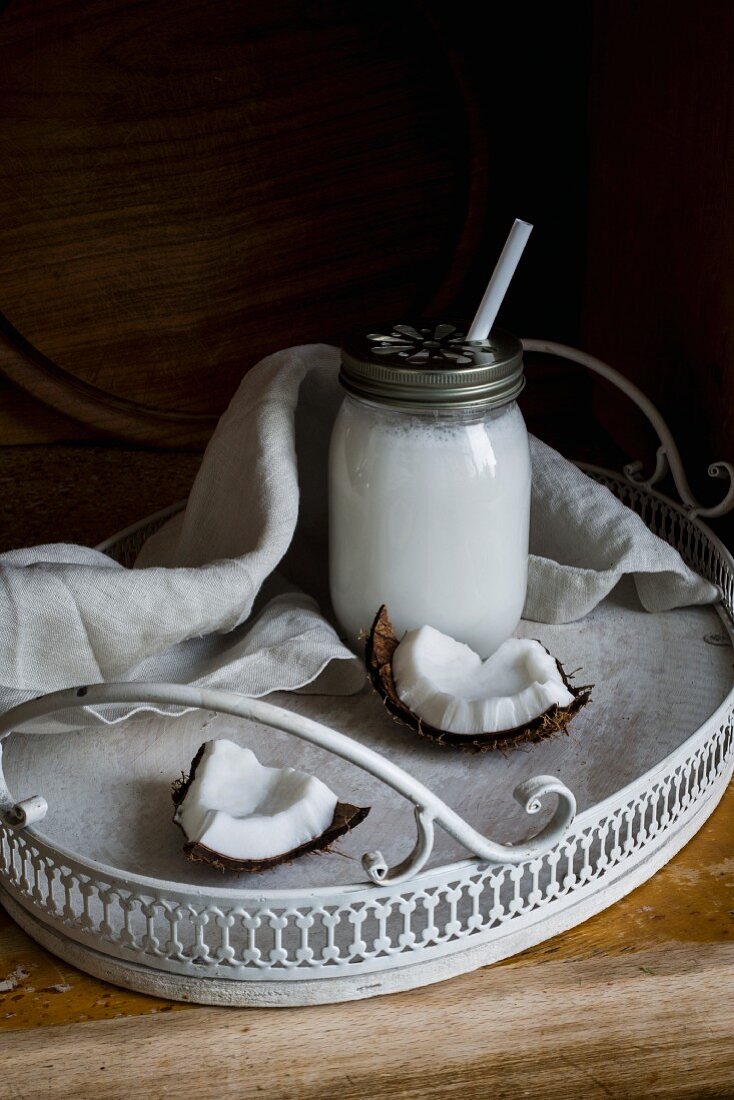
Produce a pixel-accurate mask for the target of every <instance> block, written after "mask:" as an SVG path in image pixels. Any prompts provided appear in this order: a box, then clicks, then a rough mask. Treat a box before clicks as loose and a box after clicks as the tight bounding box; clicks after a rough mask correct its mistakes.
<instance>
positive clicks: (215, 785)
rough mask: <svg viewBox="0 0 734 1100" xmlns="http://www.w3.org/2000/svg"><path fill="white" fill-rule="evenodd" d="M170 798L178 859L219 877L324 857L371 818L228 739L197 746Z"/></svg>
mask: <svg viewBox="0 0 734 1100" xmlns="http://www.w3.org/2000/svg"><path fill="white" fill-rule="evenodd" d="M172 794H173V802H174V805H175V807H176V810H175V813H174V815H173V820H174V822H175V824H176V825H178V826H179V827H180V828H181V830H182V831H183V834H184V836H185V837H186V843H185V845H184V854H185V855H186V856H187V857H188V858H189V859H191V860H194V861H203V862H205V863H210V864H211V865H212V866H213V867H216V868H217V869H218V870H220V871H237V872H240V871H241V872H245V871H265V870H267V869H268V868H270V867H277V866H278V865H279V864H281V863H288V862H290V861H291V860H293V859H296V858H297V857H298V856H302V855H306V853H307V852H316V851H325V850H326V849H328V848H329V847H330V845H332V844H333V843H334V841H335V840H336V839H337V838H338V837H340V836H343V835H344V833H347V832H349V830H350V829H353V828H354V827H355V826H356V825H359V823H360V822H361V821H363V820H364V819H365V817H366V816H367V814H368V813H369V808H360V807H358V806H350V805H347V804H346V803H343V802H339V801H338V800H337V797H336V795H335V794H334V793H333V791H331V790H330V789H329V788H328V787H327V786H326V784H325V783H322V781H321V780H320V779H317V777H316V776H314V775H308V774H307V773H306V772H300V771H296V769H295V768H268V767H266V766H265V765H263V764H261V763H260V762H259V760H258V759H257V757H256V756H255V754H254V753H253V752H252V751H251V750H250V749H246V748H243V747H242V746H241V745H237V744H235V743H234V742H233V741H228V740H227V739H226V738H220V739H219V740H217V741H206V742H205V743H204V744H203V745H202V746H201V748H200V749H199V751H198V752H197V754H196V756H195V757H194V759H193V760H192V762H191V771H190V773H189V775H188V777H186V778H182V779H180V780H178V781H177V782H175V783H174V784H173V791H172Z"/></svg>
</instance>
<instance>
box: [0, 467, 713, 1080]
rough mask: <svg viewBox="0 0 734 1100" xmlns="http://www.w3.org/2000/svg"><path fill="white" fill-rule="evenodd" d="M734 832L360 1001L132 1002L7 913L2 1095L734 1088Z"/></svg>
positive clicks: (46, 515) (134, 508) (2, 934)
mask: <svg viewBox="0 0 734 1100" xmlns="http://www.w3.org/2000/svg"><path fill="white" fill-rule="evenodd" d="M46 453H48V452H46ZM7 454H8V452H7V451H6V452H5V455H6V456H7ZM90 458H91V456H90ZM62 459H63V453H60V454H59V456H58V458H57V460H56V462H55V467H54V468H55V472H56V474H57V477H58V478H59V479H60V480H62V481H63V478H62V477H61V475H60V474H59V471H60V470H63V461H60V460H62ZM28 460H29V453H28V452H27V451H25V449H24V454H23V455H21V454H19V456H18V462H26V463H27V462H28ZM79 461H80V459H79V455H78V454H75V455H72V456H71V457H70V458H69V462H70V469H72V470H73V471H74V474H75V477H76V476H78V471H79ZM145 461H146V459H143V458H141V459H140V462H139V463H138V466H136V468H135V470H134V473H133V474H131V475H130V478H129V482H130V484H129V487H128V490H126V488H125V481H124V479H122V480H118V481H117V482H114V478H113V473H114V469H113V467H112V466H110V478H111V479H112V482H113V484H114V490H115V491H114V492H110V493H107V494H104V498H103V500H104V502H106V503H104V507H105V508H106V509H107V510H108V511H107V514H102V515H101V516H97V517H96V519H97V522H99V523H100V524H101V525H102V528H101V530H99V531H97V530H94V532H92V531H91V530H90V536H91V537H90V539H89V541H93V539H94V538H96V537H100V538H101V537H102V536H103V535H104V534H106V533H109V532H111V531H113V530H115V529H119V528H120V527H123V526H124V525H125V524H126V523H128V522H130V521H132V520H134V519H135V518H139V516H140V514H141V513H140V504H139V499H138V497H139V484H140V478H141V472H140V469H139V468H138V467H139V464H140V463H143V464H144V463H145ZM147 461H149V462H150V463H151V465H152V466H153V465H155V464H156V463H157V462H158V456H154V455H149V456H147ZM186 461H187V462H188V460H186ZM11 465H15V463H12V464H11ZM5 472H6V474H7V473H8V470H7V468H6V470H5ZM8 476H9V475H8ZM182 480H184V479H183V476H182ZM16 484H18V482H17V481H16ZM24 484H27V485H30V486H31V488H30V489H28V490H27V492H29V493H35V492H36V490H37V486H36V484H35V482H34V480H33V479H30V480H29V481H27V482H25V483H24ZM23 491H24V490H23V486H22V485H20V488H19V489H18V490H17V494H22V492H23ZM18 499H20V497H18ZM166 502H167V501H166V500H160V501H159V502H158V501H157V502H156V503H160V504H164V503H166ZM21 504H22V500H21ZM153 506H155V504H154V505H153ZM110 508H112V509H117V511H116V512H114V514H111V513H110V512H109V509H110ZM18 509H19V510H18V514H19V515H20V514H21V511H22V509H21V508H20V505H18ZM126 509H129V514H127V513H126V511H125V510H126ZM52 511H53V499H52V496H51V495H44V504H43V511H42V514H40V513H34V514H36V517H37V518H36V521H34V522H38V525H39V527H40V526H41V525H42V523H43V524H49V525H51V529H52V530H54V531H55V532H56V537H59V536H60V532H59V530H58V527H56V525H55V517H54V516H53V515H52V514H51V513H52ZM52 521H53V523H52ZM61 522H62V523H63V522H65V521H64V520H63V519H62V520H61ZM16 534H17V532H16ZM77 537H80V536H79V535H77ZM733 826H734V789H732V788H730V790H729V791H728V792H727V795H726V796H725V797H724V799H723V800H722V802H721V804H720V805H719V807H718V808H717V810H716V811H715V812H714V814H713V816H712V817H711V819H710V820H709V821H708V822H707V823H706V825H705V826H704V828H703V829H702V830H701V832H700V833H699V834H698V835H697V836H696V837H694V839H693V840H692V841H691V843H690V844H689V845H688V846H687V847H686V848H685V849H684V850H683V851H682V852H681V853H680V854H679V855H678V856H677V857H676V858H675V859H674V860H673V861H672V862H671V863H670V864H669V865H668V866H667V867H666V868H664V869H663V870H662V871H661V872H659V873H658V875H656V876H655V877H654V878H653V879H652V880H651V881H650V882H648V883H646V884H645V885H644V886H642V887H640V888H639V889H638V890H636V891H635V892H634V893H633V894H631V895H629V896H628V897H627V898H625V899H623V900H622V901H621V902H619V903H618V904H617V905H615V906H614V907H613V908H611V909H609V910H607V911H606V912H605V913H602V914H600V915H599V916H597V917H594V918H593V919H592V920H590V921H588V922H587V923H586V924H584V925H581V926H580V927H578V928H575V929H573V930H572V931H570V932H568V933H566V934H564V935H562V936H559V937H558V938H556V939H555V940H551V941H549V942H547V943H544V944H542V945H540V946H539V947H537V948H534V949H532V950H530V951H528V952H526V953H525V954H523V955H521V956H518V957H516V958H514V959H511V960H509V961H507V962H504V963H500V964H497V965H495V966H491V967H485V968H484V969H481V970H478V971H475V972H474V973H473V974H469V975H466V976H464V977H460V978H455V979H453V980H451V981H448V982H445V983H443V984H440V985H435V986H432V987H429V988H426V989H419V990H416V991H413V992H409V993H403V994H396V995H393V996H389V997H383V998H377V999H375V1000H369V1001H361V1002H355V1003H353V1004H347V1005H334V1006H327V1007H320V1008H306V1009H282V1010H273V1009H270V1010H268V1009H213V1008H201V1007H193V1006H185V1005H178V1004H171V1003H166V1002H164V1001H160V1000H155V999H153V998H151V997H146V996H143V995H140V994H134V993H128V992H126V991H124V990H119V989H116V988H115V987H112V986H109V985H106V984H105V983H104V982H101V981H97V980H95V979H92V978H89V977H87V976H85V975H84V974H81V973H79V972H78V971H76V970H74V969H72V968H71V967H69V966H67V965H66V964H65V963H62V962H60V961H58V960H56V959H54V958H53V957H52V956H51V955H49V954H48V953H47V952H45V951H43V950H41V949H40V948H39V947H37V946H36V945H35V944H34V943H33V942H32V941H31V940H30V939H29V938H28V937H27V936H26V935H25V934H24V933H23V932H21V931H20V929H18V928H17V927H16V926H15V925H14V924H13V923H12V922H11V921H10V920H9V919H8V918H7V917H6V916H5V915H4V914H2V915H0V1097H1V1098H3V1100H4V1098H5V1097H8V1098H10V1097H22V1098H23V1100H31V1098H33V1097H53V1098H59V1100H60V1098H63V1097H72V1096H73V1097H80V1096H92V1097H95V1098H97V1100H104V1098H106V1097H119V1096H125V1095H126V1094H129V1095H131V1096H135V1097H141V1096H142V1097H147V1096H155V1097H160V1096H166V1095H169V1094H171V1095H172V1094H174V1093H175V1094H180V1093H181V1092H182V1091H183V1090H185V1091H187V1092H190V1094H192V1095H195V1096H196V1097H197V1100H198V1098H202V1100H204V1098H207V1097H212V1098H219V1097H223V1096H236V1097H238V1098H249V1097H256V1096H267V1097H270V1098H273V1100H281V1098H282V1100H285V1098H293V1100H312V1098H316V1097H326V1096H330V1095H333V1094H338V1096H339V1098H340V1100H350V1098H356V1097H360V1098H362V1097H365V1098H373V1097H375V1098H376V1097H391V1098H396V1097H415V1098H424V1097H437V1096H440V1097H444V1096H445V1097H450V1096H457V1097H462V1098H464V1097H469V1098H471V1097H478V1098H479V1097H481V1098H485V1097H486V1098H488V1097H493V1098H494V1097H515V1096H524V1097H531V1098H533V1097H537V1098H543V1100H545V1098H546V1097H549V1096H552V1095H558V1096H559V1097H562V1098H564V1100H565V1098H575V1097H579V1098H582V1097H583V1098H584V1100H587V1098H594V1097H601V1096H604V1097H608V1096H612V1097H630V1098H635V1100H636V1098H638V1097H653V1096H655V1097H691V1098H696V1100H699V1098H703V1097H714V1096H717V1097H720V1096H734V853H732V843H731V837H732V831H733Z"/></svg>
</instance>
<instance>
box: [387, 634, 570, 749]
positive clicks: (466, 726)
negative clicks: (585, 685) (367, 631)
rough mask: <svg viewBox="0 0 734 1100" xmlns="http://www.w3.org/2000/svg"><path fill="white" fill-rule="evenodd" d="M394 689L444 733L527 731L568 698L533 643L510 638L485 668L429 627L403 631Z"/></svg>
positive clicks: (465, 649)
mask: <svg viewBox="0 0 734 1100" xmlns="http://www.w3.org/2000/svg"><path fill="white" fill-rule="evenodd" d="M392 671H393V678H394V680H395V689H396V691H397V693H398V696H399V697H400V699H401V700H402V702H403V703H404V704H405V705H406V707H409V708H410V710H412V711H413V713H414V714H417V715H418V717H419V718H421V719H422V720H423V721H424V722H426V723H427V724H428V725H430V726H433V727H434V728H435V729H438V730H444V731H446V732H447V733H458V734H462V733H463V734H467V735H471V734H478V733H500V732H502V731H503V730H510V729H518V728H520V727H523V726H527V725H528V723H530V722H532V721H533V720H534V719H535V718H539V717H540V715H541V714H545V713H546V711H548V710H550V708H551V707H553V706H558V707H567V706H569V705H570V704H571V703H572V702H573V701H574V696H573V695H572V694H571V692H570V691H569V690H568V688H567V687H566V685H565V684H564V682H563V677H562V675H561V673H560V671H559V669H558V665H557V664H556V661H555V658H554V657H551V655H550V654H549V653H548V652H547V651H546V650H545V649H544V648H543V646H542V645H541V644H540V642H534V641H530V640H528V639H524V638H510V639H509V640H508V641H506V642H504V643H503V644H502V645H501V646H500V648H499V649H498V650H497V651H496V652H495V653H493V654H492V656H491V657H488V658H487V660H486V661H483V660H482V658H481V657H480V656H479V655H478V654H477V653H475V652H474V650H473V649H470V648H469V646H468V645H464V644H463V643H462V642H457V641H455V640H454V639H453V638H450V637H448V635H446V634H442V633H441V632H440V631H439V630H435V629H434V628H433V627H431V626H421V627H419V629H418V630H410V631H408V633H407V634H406V635H405V637H404V638H403V640H402V641H401V642H400V643H399V645H398V646H397V648H396V650H395V653H394V654H393V658H392Z"/></svg>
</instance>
